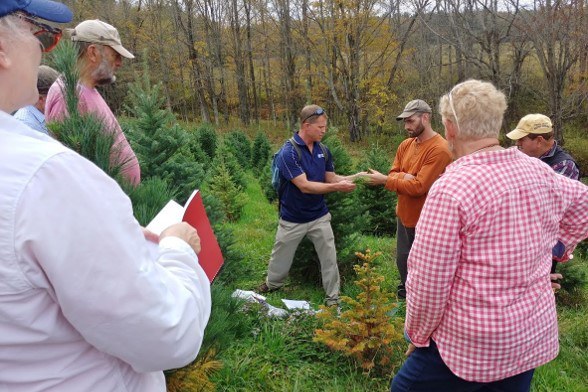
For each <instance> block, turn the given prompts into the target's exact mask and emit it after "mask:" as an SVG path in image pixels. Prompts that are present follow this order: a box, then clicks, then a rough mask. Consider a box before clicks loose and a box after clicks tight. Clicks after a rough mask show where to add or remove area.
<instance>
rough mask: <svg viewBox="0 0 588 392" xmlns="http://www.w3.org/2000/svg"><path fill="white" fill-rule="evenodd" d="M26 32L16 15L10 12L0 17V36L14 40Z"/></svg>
mask: <svg viewBox="0 0 588 392" xmlns="http://www.w3.org/2000/svg"><path fill="white" fill-rule="evenodd" d="M27 32H28V29H26V28H25V25H24V23H23V21H22V20H21V19H20V18H19V17H18V15H16V14H14V13H12V14H8V15H5V16H3V17H1V18H0V37H1V38H8V39H10V40H14V39H15V38H16V39H18V38H23V37H25V34H26V33H27Z"/></svg>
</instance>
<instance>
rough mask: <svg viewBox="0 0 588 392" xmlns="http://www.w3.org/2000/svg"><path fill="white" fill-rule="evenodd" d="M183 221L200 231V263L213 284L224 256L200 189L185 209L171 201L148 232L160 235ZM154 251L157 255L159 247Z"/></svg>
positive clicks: (152, 223) (155, 219)
mask: <svg viewBox="0 0 588 392" xmlns="http://www.w3.org/2000/svg"><path fill="white" fill-rule="evenodd" d="M181 221H183V222H187V223H189V224H190V225H191V226H192V227H194V228H195V229H196V230H197V231H198V236H199V237H200V245H201V249H200V253H199V254H198V261H199V264H200V266H201V267H202V269H203V270H204V272H205V273H206V276H208V280H210V283H212V281H213V280H214V278H215V277H216V275H217V274H218V272H219V270H220V269H221V267H222V265H223V262H224V261H223V254H222V252H221V249H220V246H218V241H217V240H216V237H215V236H214V232H213V231H212V227H211V226H210V221H209V220H208V216H207V215H206V209H205V208H204V204H203V203H202V196H201V195H200V192H199V191H198V189H196V190H195V191H194V192H192V195H190V198H189V199H188V201H187V202H186V204H185V205H184V206H183V207H182V206H181V205H179V204H178V203H176V202H175V201H173V200H170V201H169V202H168V203H167V204H166V205H165V207H163V209H162V210H161V211H159V213H158V214H157V215H156V216H155V218H153V220H152V221H151V222H150V223H149V224H148V225H147V230H149V231H152V232H153V233H155V234H157V235H159V234H161V232H162V231H163V230H165V229H166V228H167V227H169V226H171V225H173V224H174V223H179V222H181ZM152 251H153V252H154V254H155V255H157V252H158V247H157V246H156V245H154V249H153V250H152Z"/></svg>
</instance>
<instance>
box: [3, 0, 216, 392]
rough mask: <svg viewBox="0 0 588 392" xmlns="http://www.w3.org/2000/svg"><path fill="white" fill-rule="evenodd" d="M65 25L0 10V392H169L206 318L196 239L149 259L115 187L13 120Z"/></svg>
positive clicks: (37, 2)
mask: <svg viewBox="0 0 588 392" xmlns="http://www.w3.org/2000/svg"><path fill="white" fill-rule="evenodd" d="M71 18H72V15H71V12H70V11H69V9H67V7H65V6H64V5H63V4H61V3H58V2H54V1H50V0H2V2H0V86H2V87H1V88H0V189H2V191H1V192H0V391H2V392H5V391H10V392H24V391H26V392H35V391H59V392H81V391H100V392H109V391H113V392H114V391H136V392H151V391H153V392H156V391H157V392H160V391H165V389H166V388H165V379H164V376H163V372H162V370H165V369H170V368H177V367H181V366H184V365H186V364H188V363H190V362H191V361H192V360H193V359H194V358H195V357H196V355H197V353H198V350H199V349H200V346H201V344H202V338H203V334H204V328H205V326H206V323H207V322H208V318H209V316H210V307H211V300H210V285H209V281H208V279H207V277H206V275H205V273H204V271H203V270H202V268H201V267H200V266H199V264H198V258H197V253H198V252H199V251H200V239H199V237H198V234H197V233H196V231H195V230H194V229H193V228H192V227H190V226H189V225H187V224H185V223H182V224H177V225H173V226H171V227H169V228H168V229H166V230H164V232H163V233H162V234H161V236H160V237H159V239H158V240H159V251H158V256H157V257H156V258H154V257H153V256H152V255H151V254H152V253H150V251H149V246H148V242H147V240H146V239H145V235H144V233H143V231H142V228H141V227H140V225H139V224H138V222H137V221H136V220H135V218H134V217H133V211H132V206H131V203H130V201H129V199H128V198H127V197H126V196H125V194H124V193H123V192H122V190H121V189H120V187H119V186H118V185H117V184H116V182H115V181H113V180H112V179H111V178H109V177H108V176H107V175H106V174H105V173H103V172H102V171H101V170H100V169H98V168H97V167H96V166H95V165H94V164H92V163H91V162H89V161H88V160H86V159H84V158H83V157H81V156H79V155H78V154H76V153H75V152H73V151H71V150H69V149H67V148H66V147H64V146H62V145H61V144H60V143H58V142H56V141H54V140H53V139H51V138H50V137H48V136H46V135H44V134H41V133H39V132H36V131H34V130H32V129H31V128H29V127H27V126H26V125H24V124H22V123H21V122H19V121H18V120H16V119H14V118H13V117H12V116H10V114H9V113H11V112H13V111H14V110H15V109H17V108H19V107H22V106H25V105H27V104H31V103H34V102H35V101H36V99H37V95H38V93H37V91H36V82H37V69H38V67H39V63H40V60H41V51H42V50H44V51H47V50H49V49H51V47H52V46H54V45H55V44H56V43H57V41H58V39H59V29H57V28H55V27H52V26H49V25H47V24H46V23H45V22H44V21H46V20H48V21H50V22H56V23H66V22H69V21H70V20H71ZM41 20H43V22H41ZM156 240H157V238H156ZM203 246H206V244H203Z"/></svg>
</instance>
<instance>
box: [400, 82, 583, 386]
mask: <svg viewBox="0 0 588 392" xmlns="http://www.w3.org/2000/svg"><path fill="white" fill-rule="evenodd" d="M439 109H440V112H441V115H442V117H443V125H444V126H445V137H446V139H447V141H448V142H449V145H450V149H451V150H452V152H453V154H454V155H455V157H456V161H455V162H453V163H452V164H450V165H449V166H448V167H447V169H446V171H445V174H444V175H443V176H442V177H441V178H440V179H439V180H438V181H437V182H436V183H435V184H434V185H433V187H432V188H431V190H430V191H429V196H428V198H427V201H426V202H425V206H424V209H423V211H422V214H421V217H420V220H419V223H418V224H417V227H416V238H415V242H414V245H413V247H412V250H411V253H410V257H409V260H408V280H407V306H406V332H407V335H408V337H409V338H410V340H411V342H412V343H411V345H410V346H409V350H408V353H409V358H408V359H407V361H406V362H405V363H404V365H403V367H402V368H401V369H400V371H399V372H398V374H397V375H396V376H395V378H394V380H393V382H392V387H391V390H392V391H393V392H399V391H408V390H410V391H452V392H453V391H476V390H483V389H484V388H488V387H492V388H496V390H502V391H528V390H529V389H530V384H531V379H532V377H533V371H534V369H535V368H536V367H537V366H540V365H542V364H544V363H547V362H549V361H551V360H552V359H554V358H555V357H556V356H557V354H558V350H559V344H558V331H557V315H556V310H555V298H554V295H553V290H552V288H551V282H550V268H551V249H552V247H553V245H554V244H555V243H556V242H557V241H558V240H559V241H561V242H562V243H563V244H564V246H565V252H564V258H566V257H568V255H570V254H571V252H572V251H573V250H574V248H575V246H576V245H577V244H578V242H580V241H581V240H582V239H584V238H585V237H586V236H587V235H588V188H587V187H586V186H585V185H583V184H582V183H580V182H579V181H573V180H570V179H568V178H566V177H563V176H560V175H558V174H556V173H555V172H554V171H553V170H552V169H551V168H549V167H548V166H547V165H545V164H543V163H541V162H540V161H539V160H537V159H534V158H532V157H529V156H527V155H525V154H524V153H522V152H521V151H519V150H518V149H517V148H516V147H513V148H510V149H506V150H505V149H503V148H502V147H500V145H499V143H498V134H499V130H500V127H501V125H502V119H503V115H504V111H505V110H506V98H505V96H504V94H503V93H501V92H500V91H498V90H497V89H496V88H495V87H494V86H493V85H492V84H490V83H487V82H481V81H477V80H469V81H466V82H463V83H460V84H458V85H457V86H455V87H454V88H453V90H451V92H450V93H449V94H446V95H444V96H443V97H442V98H441V101H440V104H439ZM493 390H494V389H493Z"/></svg>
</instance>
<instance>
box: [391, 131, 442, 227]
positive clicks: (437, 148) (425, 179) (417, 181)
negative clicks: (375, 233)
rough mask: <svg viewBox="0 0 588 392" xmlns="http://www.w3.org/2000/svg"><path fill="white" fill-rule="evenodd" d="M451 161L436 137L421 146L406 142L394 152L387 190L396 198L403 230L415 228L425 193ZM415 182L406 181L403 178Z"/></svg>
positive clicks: (440, 137)
mask: <svg viewBox="0 0 588 392" xmlns="http://www.w3.org/2000/svg"><path fill="white" fill-rule="evenodd" d="M452 160H453V157H452V155H451V152H450V151H449V147H448V145H447V141H446V140H445V139H444V138H443V137H442V136H441V135H439V134H436V135H435V136H433V137H432V138H430V139H428V140H425V141H424V142H422V143H420V142H418V140H417V138H410V139H406V140H405V141H403V142H402V143H400V146H398V150H397V151H396V157H395V158H394V163H393V164H392V169H390V172H389V173H388V180H387V181H386V185H385V187H386V189H388V190H390V191H392V192H396V193H397V194H398V204H397V205H396V216H398V218H399V219H400V221H401V222H402V224H403V225H404V226H405V227H416V224H417V221H418V220H419V216H420V215H421V210H422V209H423V205H424V204H425V199H426V197H427V193H428V192H429V189H431V186H432V185H433V182H435V180H437V179H438V178H439V176H440V175H441V173H443V171H444V170H445V167H446V166H447V165H449V163H451V161H452ZM407 173H408V174H412V175H413V176H414V178H412V179H410V180H405V179H404V175H405V174H407Z"/></svg>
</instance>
